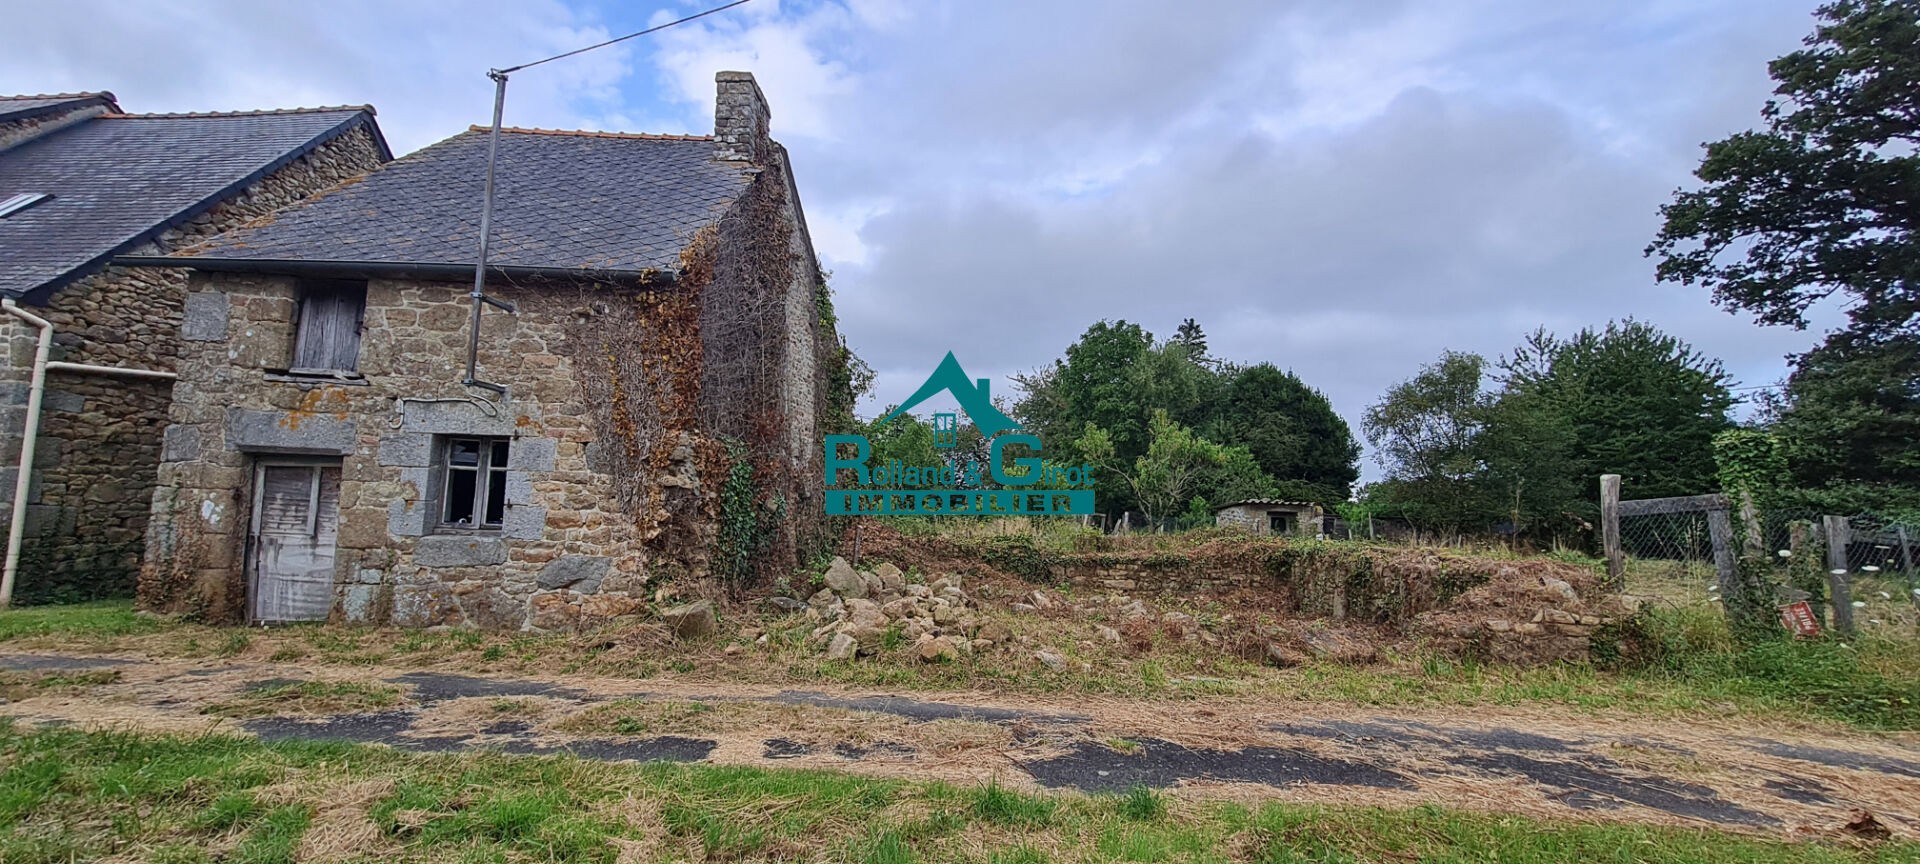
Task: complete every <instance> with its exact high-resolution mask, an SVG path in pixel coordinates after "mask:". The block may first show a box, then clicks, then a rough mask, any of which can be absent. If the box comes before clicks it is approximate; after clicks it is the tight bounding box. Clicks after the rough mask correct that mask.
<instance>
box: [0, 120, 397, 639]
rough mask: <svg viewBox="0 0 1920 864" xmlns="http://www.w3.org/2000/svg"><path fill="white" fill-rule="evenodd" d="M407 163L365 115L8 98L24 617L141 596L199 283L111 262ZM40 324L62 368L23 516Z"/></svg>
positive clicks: (0, 481)
mask: <svg viewBox="0 0 1920 864" xmlns="http://www.w3.org/2000/svg"><path fill="white" fill-rule="evenodd" d="M390 158H392V156H391V154H390V153H389V152H388V150H387V144H386V141H385V139H384V138H382V136H381V134H380V127H379V125H378V124H377V123H375V122H374V116H373V109H372V108H371V107H368V106H364V105H362V106H348V107H340V108H301V109H285V110H267V111H237V112H220V113H196V114H129V113H125V112H123V111H122V110H121V108H120V105H119V103H118V101H117V100H116V99H115V98H114V95H113V94H112V93H106V92H99V93H71V94H55V95H45V96H0V295H4V296H5V297H6V298H7V299H8V300H11V301H13V302H14V303H16V304H17V305H18V309H19V311H20V313H22V314H18V315H7V316H0V338H4V339H5V345H6V349H7V350H6V362H5V363H4V364H0V496H4V500H0V538H5V537H6V531H7V528H6V527H4V526H7V525H8V524H9V520H10V519H11V518H12V516H13V508H14V507H15V506H16V504H19V505H23V506H24V510H23V514H24V518H25V520H26V521H25V523H24V531H25V533H24V536H23V540H22V542H21V544H20V546H21V548H20V551H19V560H18V569H19V573H18V579H17V583H16V585H15V586H14V587H15V591H14V599H15V600H16V601H17V602H21V603H35V602H50V601H66V600H78V599H89V598H93V597H101V596H124V595H126V594H128V593H131V592H132V591H133V588H134V581H135V577H136V575H137V574H138V572H139V569H140V563H141V558H142V553H143V552H144V550H145V548H146V540H145V535H146V524H147V511H148V507H149V504H150V502H151V501H152V499H153V489H154V479H155V476H156V472H157V469H158V467H159V463H160V441H161V434H162V430H163V429H164V428H165V426H166V425H167V420H168V402H169V400H170V398H171V393H172V383H173V382H172V381H171V380H169V379H168V377H167V376H169V375H171V374H172V373H173V372H174V370H175V364H176V363H177V362H178V350H177V348H178V344H179V330H180V320H181V315H182V311H183V307H184V302H185V296H186V293H187V271H186V270H184V269H181V268H178V267H162V268H147V267H143V268H130V267H118V266H110V264H109V262H110V260H111V259H112V258H113V257H114V256H117V255H127V254H140V255H167V254H171V253H173V252H176V251H179V250H181V249H184V248H186V247H189V246H192V245H195V244H197V243H200V242H202V241H204V240H206V239H208V238H210V237H212V236H214V235H215V234H217V233H219V232H222V231H226V230H229V229H232V228H235V227H237V226H239V225H242V224H244V223H246V222H248V221H250V220H253V219H257V218H260V217H262V216H266V215H268V214H271V213H273V212H275V211H277V210H280V209H282V208H284V207H287V206H289V205H291V204H294V203H297V202H299V201H302V200H305V199H306V198H308V197H309V196H311V195H313V194H315V193H317V192H319V191H320V190H322V189H327V188H330V187H332V186H334V185H335V184H337V183H339V182H341V181H342V180H346V179H348V178H351V177H356V176H360V175H362V174H365V173H366V172H368V171H370V170H372V169H374V168H375V167H377V166H379V165H380V164H381V163H383V162H385V161H387V160H388V159H390ZM29 316H31V318H37V319H39V320H40V321H44V322H45V324H46V327H45V331H46V338H48V339H49V340H50V341H49V351H48V357H47V359H48V361H49V366H48V367H47V369H46V370H45V372H44V376H45V378H44V380H45V387H44V394H43V396H42V400H41V410H40V412H39V416H38V427H37V429H38V441H37V446H36V447H35V448H34V460H33V465H32V466H31V470H30V475H31V476H30V478H29V486H28V489H27V494H26V495H25V497H24V500H23V501H20V502H16V501H14V500H13V498H14V489H15V481H16V479H17V477H18V476H19V474H18V470H19V469H18V466H19V463H20V456H21V449H22V447H21V445H22V441H23V438H24V433H25V430H26V426H27V423H28V414H29V412H28V403H29V396H30V391H31V386H32V381H33V380H34V368H35V365H36V362H35V356H36V353H37V349H38V345H39V341H40V339H41V338H42V328H41V327H40V326H39V325H38V324H35V323H33V321H32V320H30V318H29ZM129 370H132V371H129ZM139 373H146V374H139Z"/></svg>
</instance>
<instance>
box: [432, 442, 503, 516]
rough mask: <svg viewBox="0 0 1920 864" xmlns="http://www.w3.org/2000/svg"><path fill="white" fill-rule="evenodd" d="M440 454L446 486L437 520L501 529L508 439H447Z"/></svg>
mask: <svg viewBox="0 0 1920 864" xmlns="http://www.w3.org/2000/svg"><path fill="white" fill-rule="evenodd" d="M441 454H442V457H441V458H442V462H441V469H442V470H443V471H445V472H446V486H445V488H444V491H443V496H444V503H443V504H442V506H441V516H440V521H441V522H442V523H444V524H446V525H451V526H457V527H468V528H498V527H500V525H501V524H502V523H504V522H505V521H506V512H507V457H508V441H507V439H504V438H450V439H447V442H446V447H445V448H444V449H443V450H442V451H441Z"/></svg>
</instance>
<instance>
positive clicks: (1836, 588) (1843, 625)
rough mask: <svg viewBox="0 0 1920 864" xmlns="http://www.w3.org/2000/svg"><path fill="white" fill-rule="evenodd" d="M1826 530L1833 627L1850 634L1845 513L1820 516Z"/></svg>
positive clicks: (1828, 590) (1851, 599) (1848, 533)
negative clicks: (1843, 514) (1842, 514)
mask: <svg viewBox="0 0 1920 864" xmlns="http://www.w3.org/2000/svg"><path fill="white" fill-rule="evenodd" d="M1820 522H1821V525H1822V526H1824V527H1825V529H1826V532H1827V600H1828V602H1829V603H1830V604H1831V605H1832V606H1833V629H1835V630H1838V631H1840V635H1842V636H1852V635H1853V591H1852V590H1851V589H1850V588H1849V587H1848V585H1847V543H1848V541H1849V540H1851V539H1852V532H1851V531H1850V530H1849V529H1848V526H1847V517H1845V516H1822V517H1820Z"/></svg>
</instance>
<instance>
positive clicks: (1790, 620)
mask: <svg viewBox="0 0 1920 864" xmlns="http://www.w3.org/2000/svg"><path fill="white" fill-rule="evenodd" d="M1780 623H1781V624H1784V625H1786V628H1787V629H1788V630H1792V631H1793V635H1795V636H1800V637H1804V638H1808V639H1811V638H1813V637H1815V636H1818V635H1820V619H1818V618H1815V617H1813V606H1812V605H1811V604H1809V603H1807V601H1805V600H1799V601H1795V602H1793V603H1788V604H1787V605H1785V606H1782V607H1780Z"/></svg>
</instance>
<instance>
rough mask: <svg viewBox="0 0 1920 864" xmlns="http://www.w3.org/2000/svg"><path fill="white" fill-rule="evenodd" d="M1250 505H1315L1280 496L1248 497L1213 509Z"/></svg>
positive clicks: (1217, 510)
mask: <svg viewBox="0 0 1920 864" xmlns="http://www.w3.org/2000/svg"><path fill="white" fill-rule="evenodd" d="M1248 506H1258V507H1312V506H1314V504H1313V502H1312V501H1282V500H1280V499H1278V498H1248V499H1247V500H1245V501H1235V502H1233V503H1232V504H1222V505H1220V506H1218V507H1215V508H1213V509H1214V512H1216V513H1217V512H1219V511H1221V510H1227V509H1231V508H1234V507H1248Z"/></svg>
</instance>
